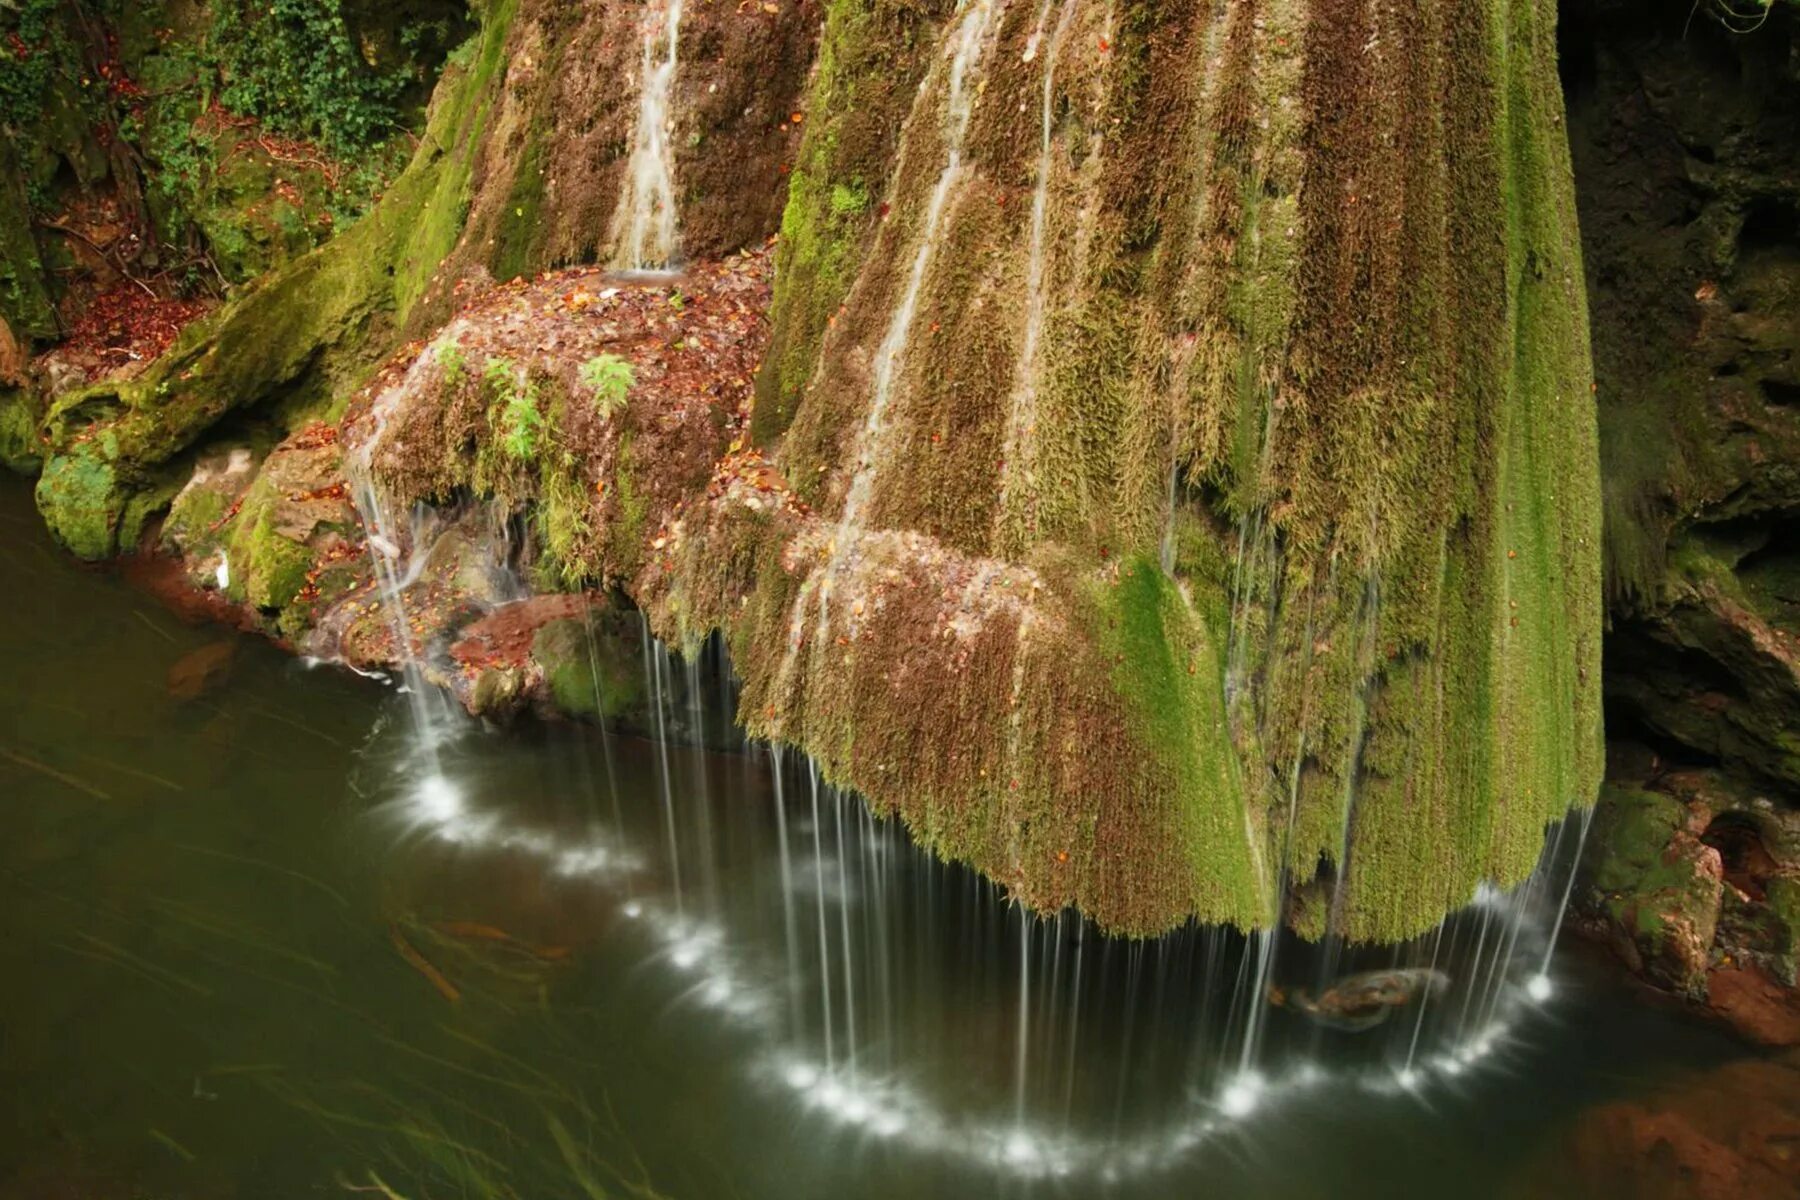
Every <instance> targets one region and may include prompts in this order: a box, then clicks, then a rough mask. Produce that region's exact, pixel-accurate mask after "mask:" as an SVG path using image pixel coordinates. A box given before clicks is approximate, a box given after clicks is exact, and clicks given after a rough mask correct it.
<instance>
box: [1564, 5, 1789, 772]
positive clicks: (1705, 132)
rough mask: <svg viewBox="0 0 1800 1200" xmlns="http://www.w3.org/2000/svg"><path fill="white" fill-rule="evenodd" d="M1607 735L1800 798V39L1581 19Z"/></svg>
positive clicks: (1575, 52)
mask: <svg viewBox="0 0 1800 1200" xmlns="http://www.w3.org/2000/svg"><path fill="white" fill-rule="evenodd" d="M1561 21H1562V56H1563V76H1564V83H1565V88H1566V92H1567V96H1568V103H1569V127H1570V139H1571V149H1572V153H1573V160H1574V165H1575V175H1576V188H1577V199H1578V203H1579V205H1580V216H1581V222H1582V235H1583V254H1584V258H1585V261H1586V268H1587V275H1588V288H1589V302H1590V308H1591V312H1592V323H1593V345H1594V365H1595V379H1596V385H1597V389H1598V397H1599V401H1600V421H1601V434H1602V436H1601V456H1602V476H1603V478H1604V481H1605V483H1604V486H1605V491H1606V522H1607V524H1606V546H1607V571H1608V578H1607V584H1608V589H1609V592H1610V595H1611V607H1612V610H1613V615H1614V624H1613V636H1612V637H1611V639H1610V641H1609V643H1608V645H1607V656H1606V687H1607V696H1608V701H1609V708H1608V716H1609V725H1611V726H1612V727H1614V728H1619V727H1621V726H1624V725H1629V726H1631V727H1633V728H1634V729H1639V730H1645V731H1647V732H1649V733H1650V734H1652V735H1653V736H1654V738H1655V739H1658V740H1667V741H1669V742H1672V743H1676V744H1679V745H1680V746H1682V747H1685V748H1686V749H1687V750H1689V751H1690V752H1693V753H1697V754H1699V755H1703V756H1704V757H1705V758H1707V759H1709V760H1717V761H1719V762H1721V763H1722V764H1723V765H1725V766H1726V767H1727V769H1729V770H1732V771H1734V772H1737V773H1740V774H1748V775H1755V776H1758V777H1761V778H1764V779H1768V780H1770V781H1774V782H1780V783H1782V784H1783V785H1784V786H1785V789H1786V790H1787V791H1788V792H1790V793H1791V792H1793V791H1795V790H1796V789H1797V788H1800V744H1796V743H1794V741H1793V740H1792V739H1791V738H1790V737H1788V736H1786V732H1785V731H1786V730H1788V729H1791V728H1793V727H1794V725H1795V718H1796V717H1797V716H1800V672H1797V671H1796V653H1797V652H1800V641H1796V639H1797V638H1800V539H1797V538H1796V536H1795V535H1794V533H1793V532H1792V530H1793V528H1794V521H1793V518H1794V516H1795V515H1796V514H1797V513H1800V406H1797V405H1796V403H1795V401H1796V399H1797V398H1800V115H1797V114H1800V65H1796V64H1797V63H1800V59H1796V57H1795V54H1794V48H1795V46H1796V44H1797V43H1796V36H1797V34H1796V31H1797V30H1800V21H1797V20H1796V19H1795V14H1794V13H1793V12H1791V11H1789V8H1788V6H1776V11H1774V12H1772V13H1771V15H1770V18H1769V20H1768V21H1767V22H1765V23H1764V24H1763V25H1762V27H1761V28H1759V29H1758V30H1757V31H1756V32H1755V33H1754V34H1747V35H1742V36H1737V35H1732V34H1730V33H1727V32H1726V31H1725V30H1724V29H1723V28H1722V27H1721V26H1720V25H1719V24H1718V22H1717V21H1716V20H1714V19H1713V18H1712V16H1711V15H1710V10H1709V8H1708V6H1707V5H1702V6H1701V7H1700V8H1699V9H1697V10H1696V9H1694V7H1693V6H1692V5H1690V4H1687V3H1682V2H1676V0H1670V2H1669V3H1655V4H1651V5H1644V4H1622V3H1617V2H1615V0H1570V2H1569V3H1565V4H1564V5H1563V6H1562V13H1561Z"/></svg>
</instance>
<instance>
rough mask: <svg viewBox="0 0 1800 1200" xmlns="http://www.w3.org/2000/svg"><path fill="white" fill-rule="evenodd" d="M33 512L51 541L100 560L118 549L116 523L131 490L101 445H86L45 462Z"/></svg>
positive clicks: (78, 554) (81, 554)
mask: <svg viewBox="0 0 1800 1200" xmlns="http://www.w3.org/2000/svg"><path fill="white" fill-rule="evenodd" d="M36 495H37V505H38V511H39V512H41V513H43V514H44V522H45V523H46V524H47V525H48V526H49V527H50V532H51V533H52V534H54V535H55V537H56V540H57V541H59V542H61V543H62V544H63V545H64V546H65V547H67V548H68V550H69V551H70V553H72V554H75V555H77V556H78V557H81V558H88V559H100V558H106V557H108V556H110V555H112V554H113V553H115V552H116V551H117V550H118V548H119V522H120V518H121V517H122V516H123V515H124V512H125V505H126V502H127V500H129V498H130V496H131V492H130V490H128V489H126V488H124V487H121V486H120V482H119V476H118V471H117V469H116V468H115V466H114V465H113V463H112V462H110V461H108V459H107V457H106V455H105V454H104V453H103V451H102V449H101V447H100V446H98V445H97V444H95V443H93V442H87V443H84V444H82V445H79V446H74V447H71V448H69V449H68V450H66V451H64V452H63V453H60V454H56V455H53V456H52V457H50V458H49V459H47V460H46V461H45V462H44V468H43V473H42V474H41V475H40V476H39V477H38V483H37V492H36Z"/></svg>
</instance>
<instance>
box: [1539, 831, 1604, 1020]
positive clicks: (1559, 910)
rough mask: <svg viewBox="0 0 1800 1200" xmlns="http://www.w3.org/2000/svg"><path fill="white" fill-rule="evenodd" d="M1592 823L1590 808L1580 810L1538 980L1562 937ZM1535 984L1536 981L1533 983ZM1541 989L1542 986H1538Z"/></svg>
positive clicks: (1546, 970) (1544, 977) (1545, 972)
mask: <svg viewBox="0 0 1800 1200" xmlns="http://www.w3.org/2000/svg"><path fill="white" fill-rule="evenodd" d="M1593 822H1594V810H1593V808H1592V807H1588V808H1584V809H1582V810H1581V833H1580V834H1579V835H1578V836H1577V837H1576V838H1575V854H1574V857H1572V858H1570V859H1569V868H1568V870H1569V875H1568V879H1567V880H1566V881H1565V882H1564V883H1563V891H1562V899H1561V900H1559V901H1558V902H1557V905H1556V923H1555V924H1553V925H1552V926H1550V937H1549V944H1548V945H1546V946H1545V947H1544V961H1543V962H1542V964H1540V965H1539V967H1538V979H1539V980H1547V979H1548V978H1549V974H1550V957H1551V955H1553V954H1555V953H1556V939H1557V938H1558V937H1560V936H1561V935H1562V927H1563V921H1564V919H1566V918H1567V917H1568V915H1569V895H1570V893H1571V892H1573V891H1574V890H1575V875H1576V873H1577V872H1578V871H1579V870H1580V869H1581V855H1582V852H1583V851H1584V850H1586V849H1587V836H1588V827H1589V826H1590V825H1592V824H1593ZM1534 982H1536V981H1534ZM1538 986H1539V987H1542V986H1543V985H1542V984H1539V985H1538Z"/></svg>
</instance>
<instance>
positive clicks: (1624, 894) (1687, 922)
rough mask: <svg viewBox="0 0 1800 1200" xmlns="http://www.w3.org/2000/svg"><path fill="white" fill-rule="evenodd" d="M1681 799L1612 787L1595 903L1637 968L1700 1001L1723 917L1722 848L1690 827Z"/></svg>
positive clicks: (1594, 861) (1601, 826)
mask: <svg viewBox="0 0 1800 1200" xmlns="http://www.w3.org/2000/svg"><path fill="white" fill-rule="evenodd" d="M1691 823H1692V816H1691V814H1690V813H1689V810H1688V808H1687V807H1686V806H1685V805H1683V804H1682V803H1681V802H1680V801H1679V800H1676V799H1674V798H1673V797H1671V796H1666V795H1663V794H1661V793H1657V792H1650V791H1643V790H1640V789H1636V788H1625V787H1616V786H1608V787H1607V788H1605V789H1604V790H1603V791H1602V793H1601V799H1600V803H1599V806H1598V807H1597V808H1596V809H1595V812H1594V825H1593V830H1592V833H1591V837H1592V839H1593V845H1594V851H1593V853H1591V854H1590V855H1589V857H1588V859H1587V863H1586V867H1585V869H1586V872H1587V880H1588V886H1589V887H1590V888H1591V889H1592V891H1591V896H1590V900H1589V903H1590V905H1591V906H1592V908H1593V909H1594V910H1595V911H1597V912H1600V913H1602V914H1604V917H1605V919H1606V921H1607V927H1608V931H1609V936H1610V938H1611V940H1612V942H1613V945H1614V947H1615V948H1616V949H1617V950H1618V951H1619V952H1620V954H1621V955H1622V956H1623V957H1624V958H1625V960H1626V961H1627V963H1628V964H1630V965H1631V966H1632V968H1633V969H1634V970H1638V971H1641V972H1642V973H1643V974H1645V975H1646V976H1647V977H1649V978H1650V979H1652V980H1654V981H1656V982H1657V983H1660V984H1661V985H1663V986H1664V987H1667V988H1669V989H1671V990H1672V991H1676V992H1680V993H1683V994H1685V995H1688V996H1690V997H1693V998H1695V999H1700V998H1704V996H1705V994H1706V973H1707V968H1708V967H1709V965H1710V962H1711V956H1712V946H1713V935H1714V933H1715V931H1716V929H1717V926H1718V922H1719V911H1720V902H1721V893H1722V884H1721V878H1722V870H1721V866H1720V860H1719V853H1718V851H1716V850H1714V849H1712V848H1711V847H1709V846H1706V845H1703V844H1702V843H1701V841H1700V840H1699V838H1698V837H1697V836H1696V835H1695V833H1694V832H1693V831H1692V830H1691V829H1690V825H1691Z"/></svg>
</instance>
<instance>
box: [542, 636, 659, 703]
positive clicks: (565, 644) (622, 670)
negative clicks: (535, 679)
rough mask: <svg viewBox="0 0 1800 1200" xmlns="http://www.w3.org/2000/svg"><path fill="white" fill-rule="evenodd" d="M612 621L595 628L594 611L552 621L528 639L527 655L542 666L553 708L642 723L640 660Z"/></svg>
mask: <svg viewBox="0 0 1800 1200" xmlns="http://www.w3.org/2000/svg"><path fill="white" fill-rule="evenodd" d="M616 625H617V623H616V622H603V623H601V625H600V627H599V628H598V629H596V627H595V622H594V618H593V616H592V615H591V614H590V615H588V616H586V617H584V618H566V619H563V620H559V621H552V622H550V623H549V624H547V625H544V626H543V627H542V628H540V629H539V630H538V631H537V633H536V635H535V636H534V637H533V638H532V640H531V660H532V662H533V663H535V664H536V665H537V668H538V669H539V670H540V671H542V672H543V678H544V684H545V688H546V698H547V699H548V700H549V701H550V702H551V704H552V705H553V706H554V707H555V708H556V710H558V711H560V712H562V713H566V714H568V715H569V716H574V717H586V718H588V719H598V720H601V721H604V722H606V723H607V724H609V725H612V724H616V723H617V722H619V721H620V720H627V721H630V722H632V723H633V724H636V725H641V723H642V716H643V708H644V695H643V683H644V666H643V662H642V661H641V660H635V661H634V656H633V654H632V652H631V650H632V648H630V647H628V646H627V644H626V643H625V642H624V641H623V639H622V638H621V637H620V636H619V630H618V629H617V627H616Z"/></svg>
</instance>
